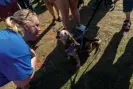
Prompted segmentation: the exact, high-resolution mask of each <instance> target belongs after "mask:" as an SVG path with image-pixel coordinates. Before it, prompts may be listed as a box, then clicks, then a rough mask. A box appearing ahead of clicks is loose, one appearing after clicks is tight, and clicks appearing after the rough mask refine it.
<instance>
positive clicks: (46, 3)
mask: <svg viewBox="0 0 133 89" xmlns="http://www.w3.org/2000/svg"><path fill="white" fill-rule="evenodd" d="M44 2H45V5H46V7H47V9H48V11H49V13H50V14H51V15H52V17H53V20H54V19H56V18H55V13H54V9H53V5H52V4H51V3H50V2H49V1H48V0H44Z"/></svg>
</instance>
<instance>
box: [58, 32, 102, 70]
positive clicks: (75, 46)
mask: <svg viewBox="0 0 133 89" xmlns="http://www.w3.org/2000/svg"><path fill="white" fill-rule="evenodd" d="M56 38H57V39H58V40H60V41H61V42H62V43H63V45H64V46H65V54H66V55H67V56H68V57H69V58H70V56H72V57H73V58H74V59H75V60H76V62H77V65H76V67H80V58H79V54H80V53H81V52H84V51H86V52H88V54H90V53H91V52H92V50H94V49H96V52H97V50H98V49H99V45H100V43H101V40H100V39H93V40H89V39H88V38H83V44H82V48H81V44H80V43H81V40H80V38H79V39H77V40H75V39H74V38H73V37H72V36H71V34H70V33H69V32H68V31H67V30H62V31H57V36H56ZM96 52H95V53H96Z"/></svg>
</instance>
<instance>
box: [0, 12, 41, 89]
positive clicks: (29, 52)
mask: <svg viewBox="0 0 133 89" xmlns="http://www.w3.org/2000/svg"><path fill="white" fill-rule="evenodd" d="M6 24H7V28H6V29H3V30H0V87H2V86H3V85H5V84H7V83H8V82H10V81H13V82H14V84H16V86H17V87H20V88H22V89H27V87H28V83H29V82H30V81H31V79H32V78H33V76H34V69H35V66H36V54H35V52H34V50H33V49H30V47H29V46H28V45H27V44H26V43H25V41H29V40H36V37H37V35H38V33H39V31H40V27H39V20H38V18H37V16H36V14H35V13H33V12H32V11H30V10H26V9H24V10H19V11H17V12H15V13H14V15H13V16H11V17H8V18H7V19H6ZM20 33H21V35H20ZM22 37H23V38H22ZM24 40H25V41H24Z"/></svg>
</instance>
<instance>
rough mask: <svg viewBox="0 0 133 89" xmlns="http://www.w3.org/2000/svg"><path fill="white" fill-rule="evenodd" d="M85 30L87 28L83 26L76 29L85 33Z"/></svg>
mask: <svg viewBox="0 0 133 89" xmlns="http://www.w3.org/2000/svg"><path fill="white" fill-rule="evenodd" d="M85 28H86V26H84V25H82V24H80V25H77V26H76V29H78V30H80V31H82V32H83V31H85Z"/></svg>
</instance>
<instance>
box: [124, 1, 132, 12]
mask: <svg viewBox="0 0 133 89" xmlns="http://www.w3.org/2000/svg"><path fill="white" fill-rule="evenodd" d="M132 9H133V0H123V11H124V12H131V11H132Z"/></svg>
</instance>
